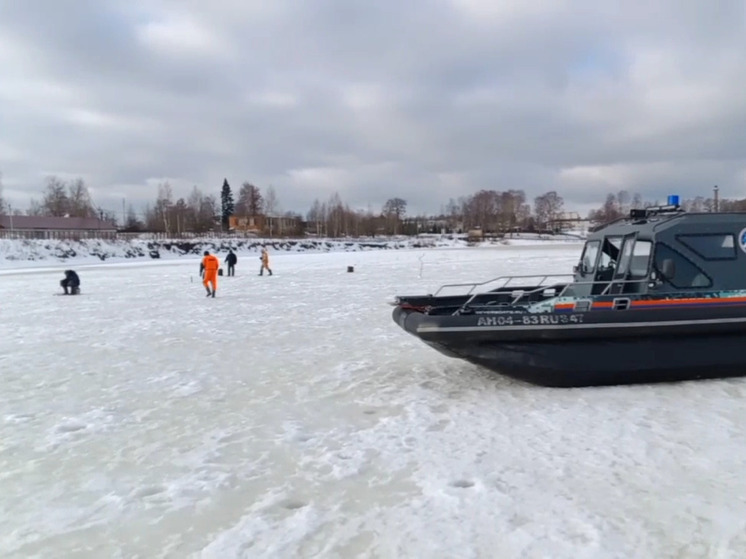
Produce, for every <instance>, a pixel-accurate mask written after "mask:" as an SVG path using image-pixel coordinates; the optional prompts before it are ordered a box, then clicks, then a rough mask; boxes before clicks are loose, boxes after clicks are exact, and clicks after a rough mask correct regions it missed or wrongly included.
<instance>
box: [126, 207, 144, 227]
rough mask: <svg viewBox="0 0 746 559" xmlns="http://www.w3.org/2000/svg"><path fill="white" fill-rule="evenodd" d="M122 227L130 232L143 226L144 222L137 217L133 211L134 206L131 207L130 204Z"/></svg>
mask: <svg viewBox="0 0 746 559" xmlns="http://www.w3.org/2000/svg"><path fill="white" fill-rule="evenodd" d="M122 227H123V229H124V231H127V232H131V233H136V232H138V231H142V230H143V229H144V228H145V224H144V223H143V222H142V221H140V220H139V219H137V214H136V213H135V208H133V207H132V204H130V205H129V207H128V208H127V218H126V219H125V221H124V224H123V226H122Z"/></svg>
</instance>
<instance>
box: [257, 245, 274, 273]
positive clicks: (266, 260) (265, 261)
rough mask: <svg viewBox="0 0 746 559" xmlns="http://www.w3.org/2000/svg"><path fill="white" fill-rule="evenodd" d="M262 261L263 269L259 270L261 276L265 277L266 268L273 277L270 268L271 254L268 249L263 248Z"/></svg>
mask: <svg viewBox="0 0 746 559" xmlns="http://www.w3.org/2000/svg"><path fill="white" fill-rule="evenodd" d="M261 259H262V267H261V268H259V275H260V276H263V275H264V269H265V268H266V269H267V271H268V272H269V275H270V276H271V275H272V270H271V269H270V267H269V253H268V252H267V249H266V247H264V248H262V256H261Z"/></svg>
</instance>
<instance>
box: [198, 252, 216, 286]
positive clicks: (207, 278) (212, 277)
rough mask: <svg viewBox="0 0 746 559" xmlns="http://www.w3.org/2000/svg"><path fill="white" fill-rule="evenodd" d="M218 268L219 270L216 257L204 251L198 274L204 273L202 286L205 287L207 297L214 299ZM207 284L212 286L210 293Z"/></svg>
mask: <svg viewBox="0 0 746 559" xmlns="http://www.w3.org/2000/svg"><path fill="white" fill-rule="evenodd" d="M218 268H220V260H218V257H217V256H214V255H212V254H210V252H209V251H207V250H206V251H205V257H204V258H203V259H202V264H201V265H200V267H199V271H200V273H202V272H203V271H204V276H203V279H202V285H204V286H205V289H206V290H207V296H208V297H209V296H210V295H212V296H213V297H215V291H217V289H218ZM209 284H212V291H210V287H209Z"/></svg>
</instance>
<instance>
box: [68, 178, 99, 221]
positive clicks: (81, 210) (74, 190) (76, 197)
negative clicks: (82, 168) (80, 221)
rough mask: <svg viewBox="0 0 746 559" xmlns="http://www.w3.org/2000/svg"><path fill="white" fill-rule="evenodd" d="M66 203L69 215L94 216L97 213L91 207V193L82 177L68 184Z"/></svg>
mask: <svg viewBox="0 0 746 559" xmlns="http://www.w3.org/2000/svg"><path fill="white" fill-rule="evenodd" d="M68 204H69V208H68V209H69V212H70V216H71V217H95V216H96V214H97V213H98V214H99V215H98V217H100V212H96V210H95V209H94V207H93V201H92V200H91V193H90V191H89V190H88V186H86V184H85V182H83V179H81V178H78V179H75V180H74V181H71V182H70V184H69V185H68Z"/></svg>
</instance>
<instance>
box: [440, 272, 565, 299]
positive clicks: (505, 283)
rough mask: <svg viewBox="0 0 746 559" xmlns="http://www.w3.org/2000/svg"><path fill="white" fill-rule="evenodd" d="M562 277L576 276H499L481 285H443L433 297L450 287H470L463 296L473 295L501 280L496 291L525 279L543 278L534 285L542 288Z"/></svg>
mask: <svg viewBox="0 0 746 559" xmlns="http://www.w3.org/2000/svg"><path fill="white" fill-rule="evenodd" d="M562 277H564V278H572V277H574V276H573V275H572V274H532V275H527V276H498V277H496V278H493V279H490V280H487V281H482V282H479V283H448V284H445V285H441V286H440V287H439V288H438V289H437V291H436V292H435V293H434V294H433V297H438V296H439V295H440V292H441V291H443V290H444V289H447V288H450V287H469V288H470V289H469V290H468V291H467V292H466V293H462V295H470V294H471V293H472V291H474V290H475V289H477V288H479V287H482V286H485V285H488V284H491V283H495V282H499V281H501V280H502V284H500V285H498V286H497V287H496V289H502V288H504V287H508V284H509V283H510V282H511V281H513V280H525V279H537V278H541V279H540V280H539V283H538V284H534V285H538V286H542V285H543V284H544V282H545V281H547V279H548V278H562ZM553 285H554V284H553ZM546 287H549V286H546ZM546 287H545V288H546ZM482 293H484V292H480V293H475V294H474V295H480V294H482Z"/></svg>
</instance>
